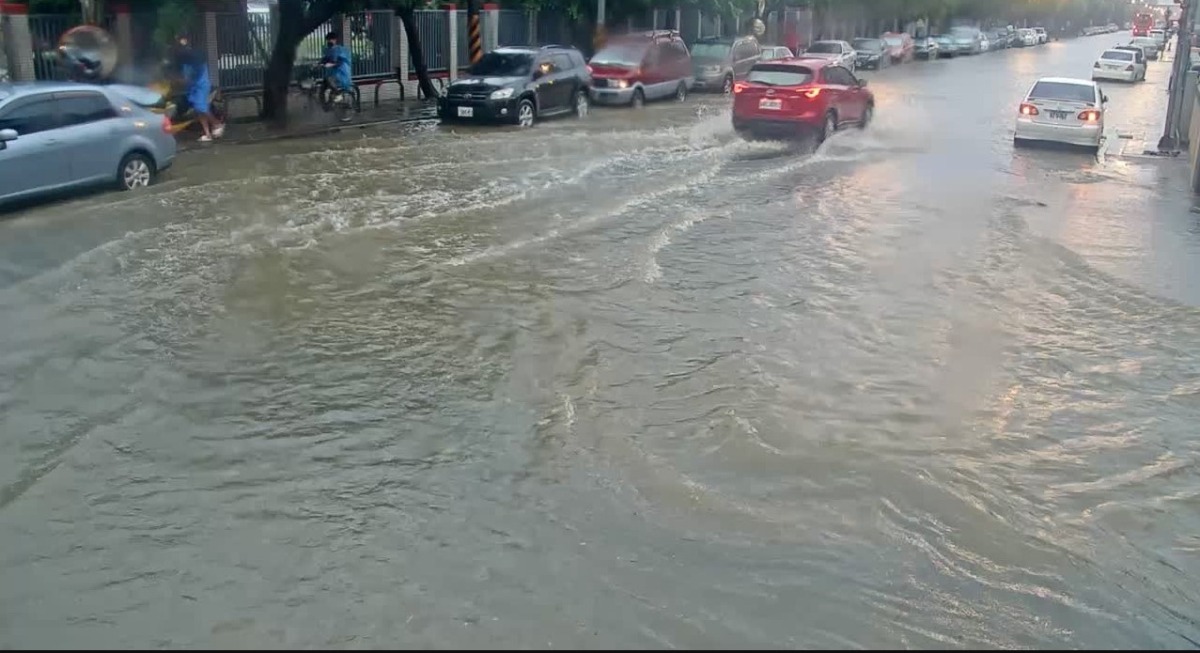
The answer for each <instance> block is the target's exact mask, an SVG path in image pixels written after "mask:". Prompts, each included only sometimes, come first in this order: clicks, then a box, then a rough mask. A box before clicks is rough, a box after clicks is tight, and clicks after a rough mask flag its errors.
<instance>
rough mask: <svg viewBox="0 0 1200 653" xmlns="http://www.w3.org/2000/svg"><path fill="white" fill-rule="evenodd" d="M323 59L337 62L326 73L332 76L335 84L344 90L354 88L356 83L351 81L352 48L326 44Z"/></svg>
mask: <svg viewBox="0 0 1200 653" xmlns="http://www.w3.org/2000/svg"><path fill="white" fill-rule="evenodd" d="M322 61H324V62H325V63H331V62H332V63H333V64H335V65H334V67H333V68H327V69H326V70H325V74H326V75H327V76H328V77H331V78H332V83H333V86H335V87H337V88H339V89H341V90H343V91H350V90H353V88H354V85H353V84H352V83H351V82H350V50H348V49H346V46H344V45H327V46H325V56H324V58H323V59H322Z"/></svg>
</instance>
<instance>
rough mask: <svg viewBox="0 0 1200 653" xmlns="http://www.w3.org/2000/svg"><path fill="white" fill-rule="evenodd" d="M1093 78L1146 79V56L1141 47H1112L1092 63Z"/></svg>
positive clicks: (1134, 80) (1125, 80) (1129, 80)
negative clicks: (1125, 48)
mask: <svg viewBox="0 0 1200 653" xmlns="http://www.w3.org/2000/svg"><path fill="white" fill-rule="evenodd" d="M1092 79H1115V80H1117V81H1120V82H1138V81H1145V79H1146V58H1145V57H1144V56H1142V51H1141V49H1136V50H1135V49H1132V48H1131V49H1129V50H1123V49H1115V48H1114V49H1112V50H1105V51H1104V54H1101V55H1100V58H1099V59H1097V60H1096V63H1094V64H1092Z"/></svg>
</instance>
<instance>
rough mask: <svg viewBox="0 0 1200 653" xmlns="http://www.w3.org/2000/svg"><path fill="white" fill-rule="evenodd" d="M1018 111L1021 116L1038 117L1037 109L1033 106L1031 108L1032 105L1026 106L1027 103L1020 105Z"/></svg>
mask: <svg viewBox="0 0 1200 653" xmlns="http://www.w3.org/2000/svg"><path fill="white" fill-rule="evenodd" d="M1019 111H1020V113H1021V115H1022V116H1036V115H1038V108H1037V107H1035V106H1033V105H1032V104H1028V103H1027V104H1022V105H1021V108H1020V109H1019Z"/></svg>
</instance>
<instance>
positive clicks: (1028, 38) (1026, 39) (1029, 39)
mask: <svg viewBox="0 0 1200 653" xmlns="http://www.w3.org/2000/svg"><path fill="white" fill-rule="evenodd" d="M1017 34H1019V35H1020V37H1021V47H1023V48H1029V47H1033V46H1035V45H1037V44H1038V37H1037V32H1035V31H1033V30H1032V29H1029V28H1028V27H1023V28H1021V29H1019V30H1017Z"/></svg>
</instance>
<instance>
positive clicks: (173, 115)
mask: <svg viewBox="0 0 1200 653" xmlns="http://www.w3.org/2000/svg"><path fill="white" fill-rule="evenodd" d="M147 88H149V89H150V90H151V91H152V92H154V93H157V94H158V96H159V98H160V99H159V101H158V102H157V103H155V104H154V105H151V106H148V107H146V108H148V109H150V110H151V111H153V112H154V113H158V114H162V115H165V116H167V118H168V119H169V120H170V121H171V128H170V131H171V133H172V134H179V133H182V132H185V131H187V130H188V129H190V128H192V127H199V125H200V116H199V115H198V114H197V113H196V111H195V110H194V109H193V108H192V103H191V102H189V101H188V99H187V89H186V88H184V87H183V85H182V84H181V83H180V82H179V80H174V79H171V78H169V77H164V78H163V79H160V80H158V81H155V82H151V83H150V84H149V86H148V87H147ZM208 113H209V115H211V116H212V117H213V118H215V119H216V120H217V122H218V123H224V122H225V119H226V117H227V115H226V105H225V97H224V96H223V95H222V94H221V89H219V88H214V89H212V90H211V91H209V92H208Z"/></svg>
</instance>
